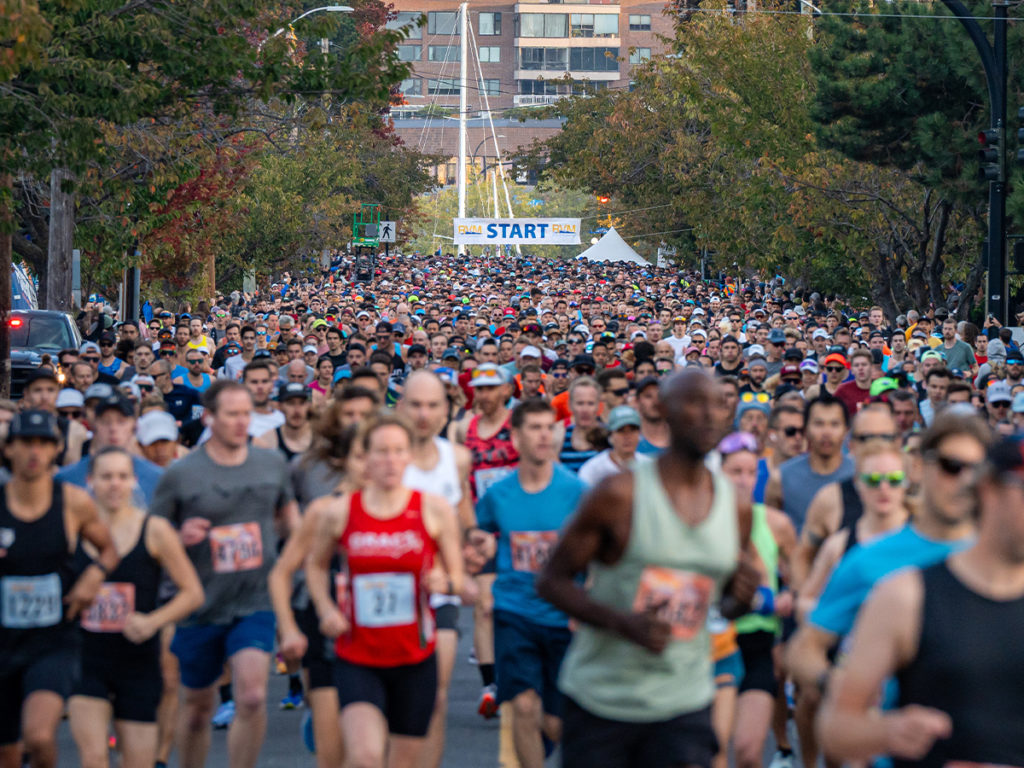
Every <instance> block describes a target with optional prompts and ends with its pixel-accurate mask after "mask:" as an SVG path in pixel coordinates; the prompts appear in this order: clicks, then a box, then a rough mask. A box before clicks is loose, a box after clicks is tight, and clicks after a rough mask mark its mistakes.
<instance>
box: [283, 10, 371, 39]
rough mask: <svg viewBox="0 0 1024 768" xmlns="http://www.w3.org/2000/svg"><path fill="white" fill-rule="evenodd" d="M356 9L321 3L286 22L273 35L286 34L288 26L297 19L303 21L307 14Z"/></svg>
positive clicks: (345, 11)
mask: <svg viewBox="0 0 1024 768" xmlns="http://www.w3.org/2000/svg"><path fill="white" fill-rule="evenodd" d="M354 10H355V8H352V7H350V6H348V5H321V6H320V7H319V8H311V9H310V10H308V11H306V12H305V13H303V14H300V15H299V16H296V17H295V18H294V19H292V20H291V21H289V22H288V23H287V24H285V25H284V26H283V27H281V28H280V29H279V30H277V32H275V33H274V34H272V35H271V37H277V36H278V35H282V34H284V31H285V30H286V29H288V27H290V26H291V25H292V24H294V23H295V22H297V21H301V20H302V19H304V18H306V17H307V16H312V15H313V14H314V13H352V12H353V11H354Z"/></svg>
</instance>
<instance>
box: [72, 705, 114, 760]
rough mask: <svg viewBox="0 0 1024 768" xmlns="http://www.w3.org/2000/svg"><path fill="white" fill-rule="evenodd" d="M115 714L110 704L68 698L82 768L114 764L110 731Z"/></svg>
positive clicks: (73, 732) (73, 733)
mask: <svg viewBox="0 0 1024 768" xmlns="http://www.w3.org/2000/svg"><path fill="white" fill-rule="evenodd" d="M111 712H112V709H111V706H110V702H109V701H104V700H103V699H97V698H93V697H92V696H72V697H71V698H70V699H68V722H69V723H70V725H71V736H72V737H73V738H74V740H75V746H76V747H78V760H79V763H80V764H81V766H82V768H107V767H108V766H109V765H110V746H109V745H108V744H107V732H108V731H109V730H110V717H111Z"/></svg>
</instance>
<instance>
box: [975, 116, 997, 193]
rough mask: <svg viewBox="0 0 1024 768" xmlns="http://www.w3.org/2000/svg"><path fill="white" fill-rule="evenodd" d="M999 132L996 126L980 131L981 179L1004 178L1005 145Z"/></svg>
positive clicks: (979, 174)
mask: <svg viewBox="0 0 1024 768" xmlns="http://www.w3.org/2000/svg"><path fill="white" fill-rule="evenodd" d="M999 134H1000V131H999V130H998V129H996V128H986V129H985V130H984V131H978V142H979V143H980V144H981V149H979V150H978V166H979V167H978V180H979V181H1000V180H1001V178H1002V167H1003V162H1002V160H1003V157H1002V154H1003V146H1002V143H1001V142H1000V141H999V139H1000V135H999Z"/></svg>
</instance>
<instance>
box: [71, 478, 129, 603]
mask: <svg viewBox="0 0 1024 768" xmlns="http://www.w3.org/2000/svg"><path fill="white" fill-rule="evenodd" d="M64 499H65V504H66V505H67V506H66V512H67V513H70V515H71V518H72V525H71V526H70V527H69V530H71V531H77V533H78V536H79V537H80V538H81V539H84V540H85V541H87V542H89V543H90V544H92V545H93V547H95V549H96V552H97V555H96V557H94V558H93V561H92V563H90V564H89V567H87V568H86V569H85V570H84V571H83V572H82V574H81V575H80V576H79V577H78V580H77V581H76V582H75V584H74V586H73V587H72V588H71V590H70V591H69V592H68V594H67V596H66V597H65V598H64V602H65V603H66V604H67V605H68V613H67V617H68V618H69V619H74V618H75V617H76V616H78V614H79V613H81V612H82V611H83V610H84V609H85V608H86V607H88V606H89V605H90V604H91V603H92V601H93V600H95V599H96V594H97V593H98V592H99V588H100V585H101V584H102V583H103V580H104V579H105V578H106V576H107V574H109V573H110V572H111V571H112V570H114V569H115V568H116V567H117V564H118V563H119V562H120V560H121V558H120V556H119V555H118V554H117V549H116V548H115V547H114V538H113V536H111V534H110V528H108V527H107V524H106V523H105V522H103V520H101V519H100V516H99V513H98V512H97V511H96V505H95V504H94V503H93V500H92V498H90V496H89V494H87V493H86V492H85V491H83V490H82V489H81V488H76V487H74V486H72V485H68V484H66V483H65V484H64ZM69 543H71V542H69Z"/></svg>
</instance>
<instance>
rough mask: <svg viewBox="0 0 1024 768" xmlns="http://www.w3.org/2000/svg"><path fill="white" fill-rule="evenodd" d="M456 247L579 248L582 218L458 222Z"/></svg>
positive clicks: (455, 221)
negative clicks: (546, 246)
mask: <svg viewBox="0 0 1024 768" xmlns="http://www.w3.org/2000/svg"><path fill="white" fill-rule="evenodd" d="M454 224H455V244H456V245H504V244H509V245H579V244H580V220H579V219H455V220H454Z"/></svg>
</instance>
